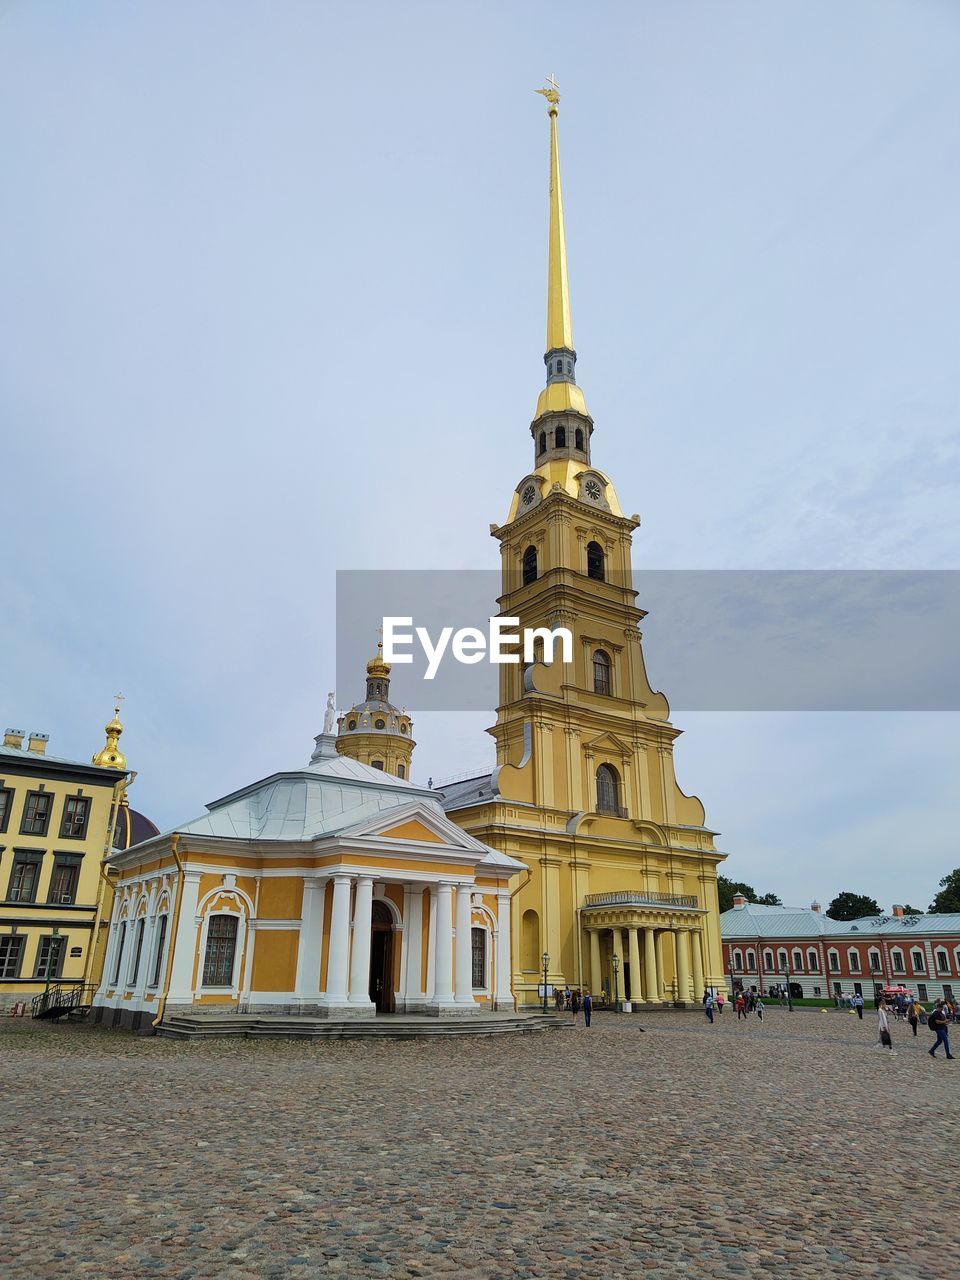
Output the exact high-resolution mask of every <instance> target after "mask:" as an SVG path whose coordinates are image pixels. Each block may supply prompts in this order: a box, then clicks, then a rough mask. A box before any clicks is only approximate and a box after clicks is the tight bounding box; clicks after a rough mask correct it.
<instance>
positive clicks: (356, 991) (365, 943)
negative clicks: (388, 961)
mask: <svg viewBox="0 0 960 1280" xmlns="http://www.w3.org/2000/svg"><path fill="white" fill-rule="evenodd" d="M372 923H373V876H360V877H359V878H358V880H357V896H356V899H355V901H354V906H353V946H352V949H351V952H350V1003H351V1004H352V1005H357V1006H358V1007H360V1008H364V1009H366V1008H370V1009H373V1008H374V1007H375V1006H374V1003H373V1001H372V1000H371V999H370V928H371V925H372Z"/></svg>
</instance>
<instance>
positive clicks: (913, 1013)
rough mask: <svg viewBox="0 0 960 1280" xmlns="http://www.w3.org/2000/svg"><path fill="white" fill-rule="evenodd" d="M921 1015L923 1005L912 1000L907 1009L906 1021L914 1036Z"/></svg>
mask: <svg viewBox="0 0 960 1280" xmlns="http://www.w3.org/2000/svg"><path fill="white" fill-rule="evenodd" d="M921 1013H923V1005H922V1004H921V1003H920V1001H919V1000H917V999H913V1000H912V1001H911V1002H910V1004H909V1006H908V1008H907V1021H908V1022H909V1023H910V1028H911V1030H912V1031H913V1034H914V1036H916V1034H917V1024H918V1023H919V1021H920V1015H921Z"/></svg>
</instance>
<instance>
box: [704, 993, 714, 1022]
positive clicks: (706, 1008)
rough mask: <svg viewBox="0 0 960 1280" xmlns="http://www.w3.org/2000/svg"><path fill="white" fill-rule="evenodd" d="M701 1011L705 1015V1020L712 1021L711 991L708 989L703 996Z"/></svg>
mask: <svg viewBox="0 0 960 1280" xmlns="http://www.w3.org/2000/svg"><path fill="white" fill-rule="evenodd" d="M703 1012H704V1013H705V1014H706V1015H707V1021H708V1022H710V1023H712V1022H713V992H712V991H708V992H707V993H706V995H705V996H704V997H703Z"/></svg>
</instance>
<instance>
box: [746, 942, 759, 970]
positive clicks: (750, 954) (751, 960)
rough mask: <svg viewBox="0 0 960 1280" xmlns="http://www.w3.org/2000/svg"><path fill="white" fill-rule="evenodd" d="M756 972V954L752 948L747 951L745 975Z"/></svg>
mask: <svg viewBox="0 0 960 1280" xmlns="http://www.w3.org/2000/svg"><path fill="white" fill-rule="evenodd" d="M756 972H757V953H756V952H755V951H754V950H753V948H752V947H750V948H748V950H747V973H756Z"/></svg>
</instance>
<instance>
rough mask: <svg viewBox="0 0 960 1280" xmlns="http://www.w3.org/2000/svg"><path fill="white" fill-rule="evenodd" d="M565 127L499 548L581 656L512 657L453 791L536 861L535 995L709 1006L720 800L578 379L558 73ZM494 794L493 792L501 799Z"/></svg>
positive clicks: (545, 622) (539, 622)
mask: <svg viewBox="0 0 960 1280" xmlns="http://www.w3.org/2000/svg"><path fill="white" fill-rule="evenodd" d="M537 92H538V93H542V94H543V96H544V97H545V98H546V99H547V103H548V116H549V122H550V215H549V233H548V255H547V335H546V352H545V354H544V363H545V366H546V385H545V386H544V388H543V390H542V391H541V392H540V396H539V399H538V402H537V409H536V414H535V416H534V418H533V421H532V422H531V424H530V433H531V436H532V437H533V446H534V456H533V467H532V469H531V470H530V471H528V472H527V473H526V475H524V476H522V477H521V479H520V481H519V482H518V483H517V484H516V486H515V487H514V491H513V494H512V496H511V499H510V507H509V511H508V513H507V517H506V520H505V521H504V522H503V524H500V525H491V526H490V532H491V534H492V536H493V537H494V538H496V539H497V541H498V543H499V544H500V558H501V595H500V597H499V600H498V604H499V612H500V616H501V617H510V618H518V619H519V621H520V627H521V629H527V628H545V629H547V630H549V631H554V630H556V629H557V628H559V627H563V628H565V629H566V630H567V631H568V632H569V633H570V636H571V637H572V651H571V653H570V654H569V660H566V659H565V658H564V657H563V655H562V654H561V652H560V649H559V647H555V649H554V653H553V656H552V659H551V656H550V654H549V653H547V652H546V651H545V650H544V651H542V652H538V651H537V650H536V649H535V651H534V661H533V662H531V663H530V664H529V665H525V664H523V663H522V662H521V663H518V664H516V665H512V664H504V665H502V666H501V667H500V693H499V705H498V707H497V721H496V724H495V725H494V726H493V727H492V728H491V729H490V731H489V732H490V733H491V734H492V736H493V738H494V740H495V742H496V759H497V767H496V768H495V770H494V771H493V773H492V774H491V776H490V779H489V786H488V787H484V786H482V785H478V784H479V783H480V782H481V780H479V779H471V780H470V781H469V783H463V784H462V785H456V784H454V785H453V786H451V787H449V788H448V789H447V790H446V791H445V793H444V804H445V807H446V808H447V810H448V812H450V813H451V816H453V817H454V818H455V820H456V821H457V822H458V823H460V825H461V826H463V827H464V828H465V829H466V830H468V831H469V832H470V834H471V835H474V836H476V837H477V838H478V839H480V840H482V841H484V842H485V843H486V844H489V845H492V846H493V847H494V848H497V849H501V850H502V851H503V852H505V853H509V854H510V855H511V856H512V857H516V858H518V859H520V860H521V861H523V862H525V863H526V864H527V866H528V867H529V868H530V877H529V879H528V880H527V881H526V882H525V883H523V884H522V885H521V886H520V887H519V890H518V891H517V892H516V893H515V895H514V898H513V917H512V930H513V933H514V937H515V938H516V939H517V945H516V947H515V948H514V951H515V955H516V956H517V957H518V964H517V967H516V969H515V972H514V990H515V991H516V993H517V995H518V997H519V999H520V1001H521V1003H526V1004H533V1003H535V1002H536V1001H537V999H538V998H539V996H538V983H540V982H542V981H543V976H542V975H543V972H544V969H546V970H547V983H548V985H550V984H553V983H556V984H560V983H563V982H571V983H576V984H577V985H581V984H582V985H588V984H589V986H590V987H591V989H592V991H593V992H594V993H595V994H596V993H598V992H599V991H601V990H606V991H608V992H610V990H611V984H612V982H613V981H618V982H621V983H622V985H621V987H620V992H621V994H623V993H625V992H626V991H629V992H630V998H631V999H632V1000H635V1001H641V1002H642V1003H644V1004H650V1005H658V1004H664V1003H673V1002H676V1003H681V1004H685V1003H688V1002H690V1001H691V1000H697V1001H699V998H700V995H701V992H702V988H703V986H704V984H709V985H711V986H716V985H719V984H720V983H722V982H723V980H724V978H723V966H722V955H721V947H720V926H719V910H718V900H717V875H716V869H717V864H718V863H719V862H720V861H721V860H722V859H723V857H724V856H725V855H723V854H721V853H719V852H718V851H717V850H716V848H715V846H714V832H712V831H710V830H708V829H707V827H706V826H705V824H704V816H705V815H704V808H703V805H702V804H701V803H700V801H699V800H698V799H697V798H696V797H695V796H688V795H685V794H684V792H683V791H681V789H680V787H679V786H678V784H677V781H676V777H675V775H674V755H673V747H674V742H675V741H676V739H677V738H678V737H679V735H680V730H679V729H676V728H675V727H674V726H673V725H672V724H671V723H670V709H669V706H668V703H667V700H666V698H665V697H664V695H663V694H662V693H658V692H655V691H654V690H653V689H652V688H651V687H650V682H649V680H648V678H647V673H646V668H645V665H644V659H643V649H642V642H641V640H642V638H641V633H640V623H641V622H642V620H643V618H644V616H645V615H644V611H643V609H641V608H640V607H639V605H638V603H637V593H636V591H635V590H634V587H633V572H632V562H631V553H632V538H633V533H634V531H635V530H636V529H637V528H638V527H639V524H640V517H639V516H637V515H628V514H626V513H625V512H624V511H623V509H622V508H621V506H620V501H619V499H618V497H617V493H616V490H615V488H614V485H613V483H612V481H611V480H610V477H609V476H608V475H606V474H605V473H604V472H603V471H601V470H600V469H599V468H598V467H597V466H595V465H594V462H593V457H592V445H593V443H594V442H593V438H592V437H593V429H594V423H593V419H592V417H591V416H590V414H589V412H588V411H587V406H586V401H585V398H584V394H583V391H582V390H581V388H580V387H579V385H578V384H577V380H576V365H577V353H576V349H575V348H574V345H573V324H572V318H571V306H570V288H569V282H568V272H567V244H566V230H565V227H564V216H563V193H562V190H561V184H560V156H559V140H558V131H557V121H558V114H559V101H560V95H559V92H558V91H557V86H556V84H555V83H554V82H552V81H551V82H550V83H549V88H545V89H539V90H537ZM488 797H489V798H488Z"/></svg>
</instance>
